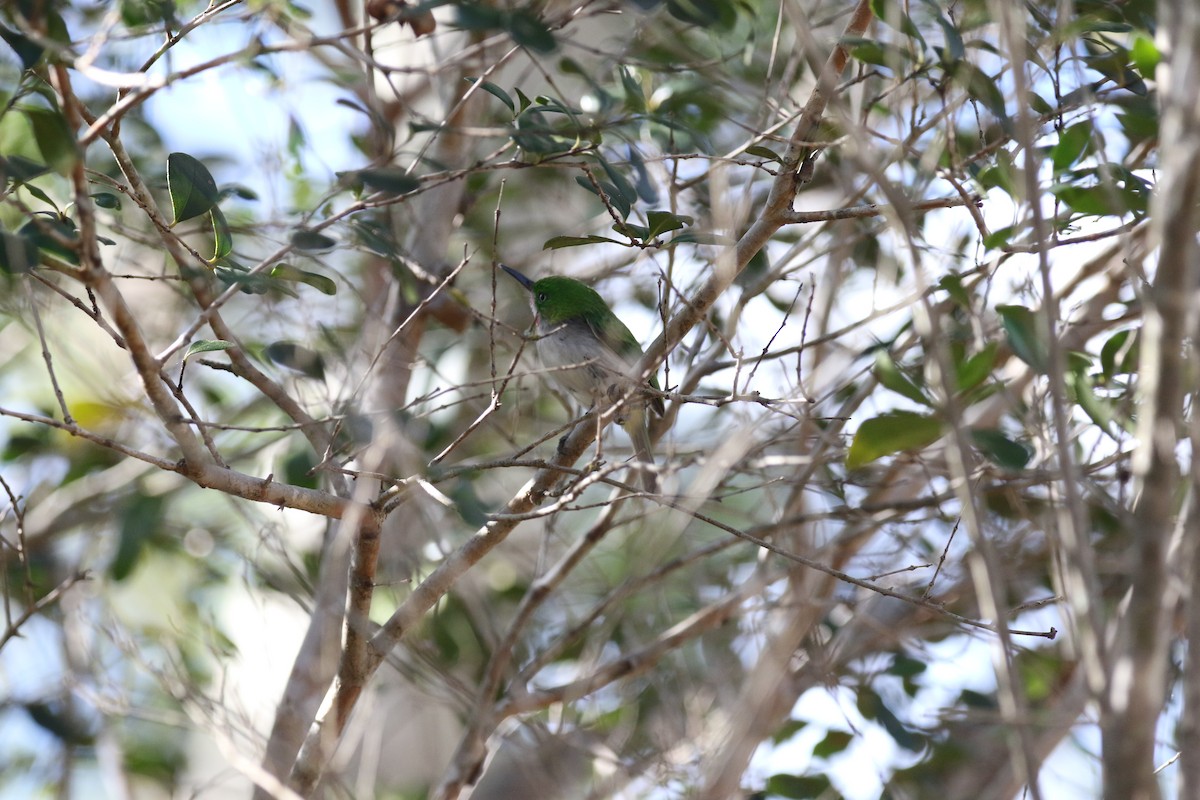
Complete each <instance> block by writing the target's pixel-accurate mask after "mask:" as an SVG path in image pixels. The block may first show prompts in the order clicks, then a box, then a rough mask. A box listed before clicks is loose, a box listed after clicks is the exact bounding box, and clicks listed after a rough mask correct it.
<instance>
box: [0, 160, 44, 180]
mask: <svg viewBox="0 0 1200 800" xmlns="http://www.w3.org/2000/svg"><path fill="white" fill-rule="evenodd" d="M49 169H50V168H49V167H47V166H46V165H45V164H43V163H41V162H40V161H33V160H31V159H28V158H25V157H24V156H18V155H12V156H8V157H4V156H0V183H2V182H7V181H10V180H11V181H12V182H13V183H14V184H19V183H25V182H26V181H31V180H33V179H34V178H36V177H37V176H38V175H44V174H46V172H48V171H49Z"/></svg>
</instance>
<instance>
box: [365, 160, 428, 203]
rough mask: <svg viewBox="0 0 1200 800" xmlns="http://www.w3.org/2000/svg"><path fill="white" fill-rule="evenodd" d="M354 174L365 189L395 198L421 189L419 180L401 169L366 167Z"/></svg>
mask: <svg viewBox="0 0 1200 800" xmlns="http://www.w3.org/2000/svg"><path fill="white" fill-rule="evenodd" d="M354 174H355V175H357V176H358V179H359V180H360V181H362V182H363V185H365V186H366V187H368V188H370V189H374V190H375V191H377V192H384V193H386V194H391V195H395V196H397V197H398V196H400V195H405V194H410V193H411V192H415V191H416V190H417V189H420V188H421V179H420V178H418V177H417V176H415V175H412V174H410V173H409V172H408V170H406V169H404V168H403V167H368V168H367V169H360V170H358V172H356V173H354Z"/></svg>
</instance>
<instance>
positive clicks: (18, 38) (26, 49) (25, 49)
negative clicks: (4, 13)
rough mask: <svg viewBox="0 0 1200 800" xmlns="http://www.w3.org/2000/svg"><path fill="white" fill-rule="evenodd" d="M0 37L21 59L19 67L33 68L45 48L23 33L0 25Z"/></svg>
mask: <svg viewBox="0 0 1200 800" xmlns="http://www.w3.org/2000/svg"><path fill="white" fill-rule="evenodd" d="M0 39H3V40H4V41H5V43H6V44H7V45H8V46H9V47H11V48H12V49H13V52H15V53H16V54H17V58H19V59H20V60H21V69H33V68H34V67H35V66H37V63H38V61H39V60H41V58H42V53H44V52H45V48H44V47H42V46H41V45H40V44H37V43H36V42H34V41H33V40H32V39H30V38H29V37H28V36H26V35H25V34H23V33H21V32H19V31H14V30H11V29H9V28H7V27H5V26H4V25H0Z"/></svg>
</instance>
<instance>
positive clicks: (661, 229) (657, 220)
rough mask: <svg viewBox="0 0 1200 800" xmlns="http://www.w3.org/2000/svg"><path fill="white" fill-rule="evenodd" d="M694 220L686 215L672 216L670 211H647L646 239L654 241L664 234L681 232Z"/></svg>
mask: <svg viewBox="0 0 1200 800" xmlns="http://www.w3.org/2000/svg"><path fill="white" fill-rule="evenodd" d="M695 221H696V220H695V219H694V218H692V217H689V216H687V215H686V214H672V213H671V212H670V211H647V212H646V222H647V223H648V229H647V231H646V236H645V237H644V238H646V239H656V238H658V237H659V236H662V235H663V234H664V233H670V232H671V231H677V230H681V229H683V228H686V227H687V226H688V225H691V224H692V223H693V222H695Z"/></svg>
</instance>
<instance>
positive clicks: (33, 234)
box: [17, 214, 79, 264]
mask: <svg viewBox="0 0 1200 800" xmlns="http://www.w3.org/2000/svg"><path fill="white" fill-rule="evenodd" d="M17 233H18V234H19V235H21V236H24V237H26V238H28V239H31V240H32V241H33V243H34V244H36V245H37V246H38V247H39V248H41V249H42V250H45V251H46V252H48V253H53V254H54V255H56V256H59V257H61V258H63V259H64V260H66V261H68V262H70V263H72V264H78V263H79V254H78V253H77V252H76V251H75V249H74V248H72V247H70V246H69V243H75V242H78V241H79V231H77V230H76V229H75V223H74V222H73V221H72V220H71V219H70V218H69V217H63V216H59V215H46V214H38V215H37V218H36V219H31V220H29V221H28V222H26V223H25V224H24V225H22V226H21V229H20V230H19V231H17ZM64 239H65V240H66V242H67V243H64V242H63V241H62V240H64Z"/></svg>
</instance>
